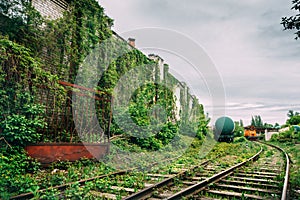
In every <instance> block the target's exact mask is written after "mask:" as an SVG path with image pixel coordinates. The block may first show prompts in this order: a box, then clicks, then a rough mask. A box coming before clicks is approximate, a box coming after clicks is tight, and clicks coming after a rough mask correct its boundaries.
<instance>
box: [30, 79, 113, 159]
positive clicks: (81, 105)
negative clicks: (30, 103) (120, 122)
mask: <svg viewBox="0 0 300 200" xmlns="http://www.w3.org/2000/svg"><path fill="white" fill-rule="evenodd" d="M50 85H51V84H50ZM35 96H36V100H37V102H38V103H39V104H41V105H43V106H44V107H45V121H46V123H47V126H46V127H45V128H44V129H43V130H40V133H41V140H40V141H39V142H38V143H36V144H32V145H28V146H27V147H26V148H25V149H26V150H27V152H28V154H29V155H30V156H31V157H34V158H36V159H38V160H39V161H40V162H41V163H43V164H49V163H51V162H54V161H57V160H68V161H75V160H78V159H80V158H89V159H93V158H95V159H99V158H101V157H102V156H104V155H105V154H107V153H108V151H109V142H110V125H111V121H112V109H111V105H112V102H113V98H112V96H111V95H110V94H108V93H105V92H101V91H98V90H94V89H91V88H86V87H83V86H79V85H76V84H72V83H68V82H64V81H59V82H58V85H57V84H56V86H54V87H49V86H43V87H39V88H38V89H37V92H36V94H35Z"/></svg>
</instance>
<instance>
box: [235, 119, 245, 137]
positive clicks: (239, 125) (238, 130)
mask: <svg viewBox="0 0 300 200" xmlns="http://www.w3.org/2000/svg"><path fill="white" fill-rule="evenodd" d="M234 125H235V128H234V136H236V137H241V136H243V134H244V127H243V121H242V120H240V121H239V122H238V121H237V122H234Z"/></svg>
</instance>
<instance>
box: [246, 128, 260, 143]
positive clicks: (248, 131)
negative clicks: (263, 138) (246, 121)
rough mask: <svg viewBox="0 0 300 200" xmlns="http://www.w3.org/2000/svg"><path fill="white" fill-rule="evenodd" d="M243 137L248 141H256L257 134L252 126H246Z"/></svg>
mask: <svg viewBox="0 0 300 200" xmlns="http://www.w3.org/2000/svg"><path fill="white" fill-rule="evenodd" d="M244 129H245V131H244V136H245V137H246V138H247V139H249V140H256V139H257V132H256V129H255V127H254V126H247V127H245V128H244Z"/></svg>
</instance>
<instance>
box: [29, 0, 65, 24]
mask: <svg viewBox="0 0 300 200" xmlns="http://www.w3.org/2000/svg"><path fill="white" fill-rule="evenodd" d="M32 5H33V6H34V7H35V9H37V10H38V11H39V12H40V13H41V15H42V16H43V17H46V18H48V19H51V20H54V19H58V18H60V17H62V15H63V12H64V11H66V10H67V8H68V3H67V2H66V1H65V0H32Z"/></svg>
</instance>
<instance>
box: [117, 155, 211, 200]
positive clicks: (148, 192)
mask: <svg viewBox="0 0 300 200" xmlns="http://www.w3.org/2000/svg"><path fill="white" fill-rule="evenodd" d="M210 161H211V160H207V161H204V162H202V163H201V164H200V165H198V166H195V167H192V168H191V169H188V170H186V171H182V172H180V173H178V174H176V175H174V176H172V177H170V178H166V179H164V180H163V181H161V182H159V183H156V184H154V185H153V186H150V187H147V188H145V189H143V190H141V191H139V192H137V193H134V194H132V195H130V196H128V197H125V198H123V200H135V199H143V198H146V197H148V196H149V195H151V193H152V192H153V191H154V190H155V189H157V188H161V187H163V186H166V185H168V184H170V183H172V182H173V181H174V180H175V179H176V178H180V177H182V176H184V174H186V173H188V172H190V171H192V170H195V169H197V168H199V167H200V166H204V165H206V164H208V163H209V162H210Z"/></svg>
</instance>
